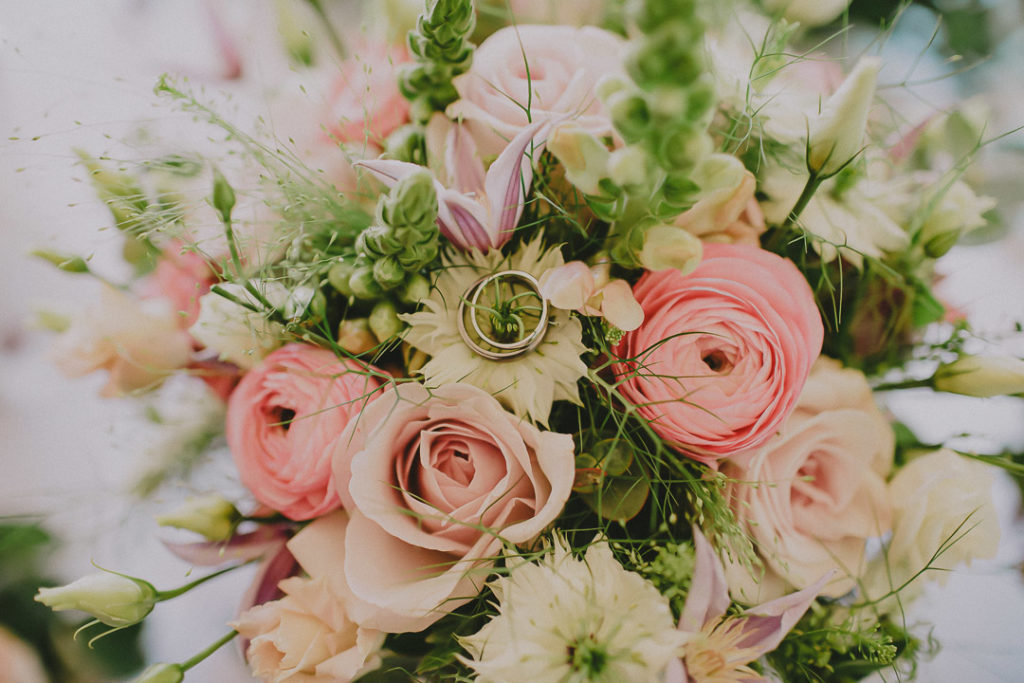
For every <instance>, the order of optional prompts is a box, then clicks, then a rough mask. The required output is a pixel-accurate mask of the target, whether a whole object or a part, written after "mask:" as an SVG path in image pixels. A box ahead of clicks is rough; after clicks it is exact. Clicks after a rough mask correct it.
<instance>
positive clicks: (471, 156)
mask: <svg viewBox="0 0 1024 683" xmlns="http://www.w3.org/2000/svg"><path fill="white" fill-rule="evenodd" d="M444 164H445V167H446V168H447V169H448V175H449V177H450V178H451V183H452V189H455V190H458V191H459V192H462V193H463V194H476V195H480V194H482V193H483V191H484V162H483V161H481V160H480V155H479V154H477V149H476V142H475V141H474V140H473V136H472V135H470V134H469V132H468V131H467V130H466V127H465V126H463V125H462V124H461V123H457V124H455V125H454V126H452V129H451V130H450V131H449V132H448V140H447V145H446V148H445V161H444Z"/></svg>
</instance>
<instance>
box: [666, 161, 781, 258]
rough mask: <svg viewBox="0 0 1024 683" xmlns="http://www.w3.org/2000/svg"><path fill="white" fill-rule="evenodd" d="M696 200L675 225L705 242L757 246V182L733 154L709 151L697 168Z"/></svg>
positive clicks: (760, 229)
mask: <svg viewBox="0 0 1024 683" xmlns="http://www.w3.org/2000/svg"><path fill="white" fill-rule="evenodd" d="M696 173H697V175H696V176H695V178H694V181H695V182H696V183H697V184H698V185H699V186H700V188H701V193H700V197H699V199H698V200H697V203H696V204H694V205H693V206H692V207H690V208H689V209H687V210H686V211H685V212H684V213H683V214H682V215H681V216H679V217H678V218H676V220H675V225H676V226H678V227H680V228H683V229H685V230H686V231H687V232H689V233H691V234H692V235H695V236H696V237H699V238H700V239H701V240H703V241H705V242H725V243H729V244H749V245H751V246H760V242H759V241H758V238H759V237H760V236H761V233H763V232H764V231H765V224H764V214H763V213H762V212H761V207H760V205H759V204H758V203H757V200H756V199H754V189H755V188H756V186H757V181H756V180H755V179H754V174H753V173H751V172H750V171H748V170H747V169H745V168H744V167H743V164H742V163H741V162H740V161H739V159H737V158H736V157H732V156H729V155H728V154H712V155H711V156H709V157H708V158H707V159H705V160H704V161H703V162H701V164H700V165H699V166H698V167H697V171H696Z"/></svg>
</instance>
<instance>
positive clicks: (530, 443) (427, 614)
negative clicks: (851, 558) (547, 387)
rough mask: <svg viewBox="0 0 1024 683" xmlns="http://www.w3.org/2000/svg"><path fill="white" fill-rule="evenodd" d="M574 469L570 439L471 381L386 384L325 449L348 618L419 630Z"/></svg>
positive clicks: (541, 520) (548, 502)
mask: <svg viewBox="0 0 1024 683" xmlns="http://www.w3.org/2000/svg"><path fill="white" fill-rule="evenodd" d="M574 468H575V465H574V457H573V441H572V437H570V436H569V435H567V434H555V433H553V432H542V431H540V430H538V429H537V428H536V427H534V426H533V425H531V424H530V423H528V422H526V421H524V420H522V419H520V418H518V417H516V416H515V415H512V414H511V413H508V412H506V411H505V410H504V409H503V408H502V407H501V404H499V403H498V401H497V400H496V399H495V398H494V397H493V396H491V395H490V394H488V393H487V392H485V391H483V390H482V389H478V388H477V387H474V386H470V385H468V384H447V385H444V386H441V387H438V388H436V389H431V390H427V389H426V388H424V387H423V386H422V385H421V384H415V383H404V384H398V385H395V386H392V387H391V388H389V389H387V390H386V391H385V392H384V393H383V394H382V395H381V397H380V398H378V399H377V400H375V401H374V402H373V403H371V404H370V405H369V406H368V407H367V408H366V410H365V411H363V415H362V416H361V417H360V419H359V420H358V421H357V422H354V423H350V425H349V427H348V429H346V431H345V434H344V435H343V436H342V438H341V439H339V441H338V443H337V450H336V451H335V454H334V477H335V482H336V484H337V487H338V493H339V495H340V496H341V499H342V501H343V502H344V505H345V509H346V510H347V511H348V513H349V515H350V520H349V523H348V528H347V530H346V533H345V538H344V544H345V551H346V552H345V564H344V568H343V571H344V573H345V578H346V582H347V584H348V586H349V587H350V588H351V590H352V593H353V595H354V596H355V597H356V598H357V603H356V604H355V605H354V606H353V607H352V613H353V615H354V619H355V620H356V621H357V622H358V623H360V624H363V625H364V626H370V627H373V628H378V629H381V630H383V631H388V632H392V633H399V632H406V631H420V630H422V629H424V628H426V627H427V626H429V625H430V624H432V623H434V622H435V621H437V620H438V619H440V618H441V617H442V616H444V615H445V614H447V613H448V612H450V611H451V610H453V609H455V608H456V607H458V606H459V605H462V604H464V603H466V602H468V601H469V600H470V599H471V598H472V597H474V596H475V595H477V594H478V593H479V592H480V590H481V588H482V587H483V582H484V580H485V578H486V576H487V573H488V571H487V570H488V569H489V568H490V566H491V564H492V562H493V558H494V557H496V556H497V555H499V554H500V552H501V547H502V542H503V541H505V542H508V543H514V544H528V543H530V542H532V541H533V540H535V539H536V538H537V536H538V535H539V534H540V533H541V532H542V531H543V530H544V528H545V527H546V526H548V525H549V524H550V523H551V522H553V521H554V520H555V518H556V517H558V515H559V514H560V513H561V511H562V507H563V506H564V505H565V502H566V500H568V498H569V492H570V490H571V489H572V482H573V475H574ZM368 558H372V559H368ZM339 569H341V568H339Z"/></svg>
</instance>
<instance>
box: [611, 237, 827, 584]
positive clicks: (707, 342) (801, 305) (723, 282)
mask: <svg viewBox="0 0 1024 683" xmlns="http://www.w3.org/2000/svg"><path fill="white" fill-rule="evenodd" d="M633 294H634V295H635V296H636V299H637V301H639V302H640V305H641V306H642V307H643V309H644V323H643V324H642V325H641V326H640V327H639V328H638V329H636V330H634V331H632V332H629V333H627V334H626V336H625V337H623V339H622V342H621V343H620V344H619V345H618V346H616V347H615V352H616V354H617V355H618V356H619V357H620V358H622V359H624V362H622V363H620V364H619V365H618V366H617V374H618V376H619V379H620V380H621V385H620V391H621V392H622V395H623V397H624V398H625V399H626V400H628V401H630V402H631V403H633V404H634V405H635V406H636V407H637V411H638V412H639V414H640V416H642V417H643V418H644V419H646V420H648V421H649V422H650V425H651V428H652V429H654V431H655V432H656V433H657V434H658V435H660V436H661V437H662V438H663V439H665V440H666V441H667V442H668V443H669V444H671V445H672V446H673V447H675V448H676V449H678V450H679V451H681V452H682V453H684V454H685V455H687V456H689V457H691V458H693V459H694V460H698V461H700V462H703V463H706V464H712V463H714V462H715V461H717V460H718V459H720V458H724V457H726V456H729V455H732V454H733V453H737V452H739V451H743V450H747V449H750V448H755V447H757V446H759V445H761V444H763V443H764V442H765V441H767V440H768V439H769V438H771V436H772V435H773V434H774V433H775V432H776V431H777V430H778V429H779V427H780V426H781V425H782V423H783V422H784V421H785V419H786V418H787V417H788V416H789V414H790V412H792V410H793V408H794V406H795V405H796V401H797V397H798V396H799V395H800V391H801V389H803V386H804V382H805V380H806V379H807V375H808V373H809V372H810V370H811V365H812V364H813V363H814V359H815V358H817V356H818V353H819V352H820V351H821V343H822V338H823V336H824V329H823V327H822V323H821V316H820V315H819V314H818V309H817V306H816V305H815V302H814V295H813V294H812V293H811V288H810V287H809V286H808V284H807V281H806V280H804V277H803V275H801V274H800V271H799V270H797V268H796V266H795V265H793V263H792V262H790V261H788V260H786V259H783V258H782V257H780V256H776V255H775V254H772V253H770V252H767V251H764V250H762V249H760V248H758V247H750V246H746V245H738V244H705V245H704V260H703V261H702V262H701V264H700V265H699V266H698V267H697V269H696V270H694V271H693V272H692V273H690V274H689V275H682V274H680V272H679V271H678V270H675V269H668V270H662V271H658V272H648V273H646V274H645V275H644V276H643V277H641V278H640V281H639V282H637V284H636V286H635V287H634V288H633ZM815 578H817V577H815Z"/></svg>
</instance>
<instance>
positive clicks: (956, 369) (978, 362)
mask: <svg viewBox="0 0 1024 683" xmlns="http://www.w3.org/2000/svg"><path fill="white" fill-rule="evenodd" d="M933 382H934V387H935V389H936V390H938V391H946V392H949V393H953V394H964V395H966V396H977V397H979V398H988V397H990V396H1006V395H1012V394H1021V393H1024V360H1021V359H1019V358H1013V357H1011V356H988V357H986V356H964V357H962V358H960V359H959V360H956V361H954V362H952V363H945V364H943V365H941V366H939V369H938V370H936V371H935V377H934V378H933Z"/></svg>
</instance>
